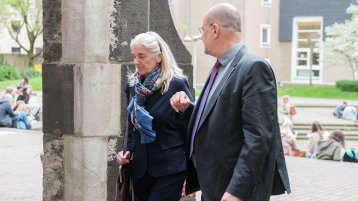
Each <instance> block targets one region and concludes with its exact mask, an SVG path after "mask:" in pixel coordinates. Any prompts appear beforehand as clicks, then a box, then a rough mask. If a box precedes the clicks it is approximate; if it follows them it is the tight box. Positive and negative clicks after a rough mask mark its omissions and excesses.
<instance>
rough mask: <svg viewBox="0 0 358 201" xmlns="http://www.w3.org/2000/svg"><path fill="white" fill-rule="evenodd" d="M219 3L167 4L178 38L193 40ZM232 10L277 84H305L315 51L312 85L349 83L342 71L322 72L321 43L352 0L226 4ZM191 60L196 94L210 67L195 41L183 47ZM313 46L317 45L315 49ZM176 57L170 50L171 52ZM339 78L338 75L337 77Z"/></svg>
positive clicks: (180, 0) (175, 0) (174, 0)
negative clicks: (204, 19)
mask: <svg viewBox="0 0 358 201" xmlns="http://www.w3.org/2000/svg"><path fill="white" fill-rule="evenodd" d="M220 2H221V1H218V0H186V1H185V0H169V5H170V8H171V12H172V17H173V20H174V23H175V25H176V28H177V30H178V33H179V35H180V36H181V38H182V39H183V40H184V38H185V37H186V39H187V40H184V41H190V40H188V39H189V38H188V36H189V37H193V36H195V35H198V34H199V33H198V27H200V26H201V24H202V19H203V16H204V15H205V14H206V12H207V11H208V9H209V8H210V7H212V6H213V5H215V4H217V3H220ZM226 2H227V3H231V4H233V5H235V6H236V7H237V8H238V10H239V12H240V14H241V20H242V39H243V42H244V43H245V45H246V46H247V47H248V49H249V50H251V51H252V52H255V53H257V54H259V55H260V56H262V57H263V58H265V59H266V60H267V61H269V62H270V63H271V65H272V68H273V69H274V71H275V74H276V79H277V81H278V82H279V83H282V84H307V83H309V61H310V58H309V57H310V48H309V44H308V39H310V40H311V41H312V44H313V45H314V50H313V59H312V71H313V77H312V82H313V83H314V84H320V85H333V84H334V83H335V81H336V80H341V79H346V80H352V79H353V72H352V70H351V69H350V68H349V67H348V65H347V66H336V67H325V65H324V63H323V55H324V52H323V48H321V47H322V42H323V41H324V39H325V32H324V29H325V27H327V26H329V25H332V24H334V23H341V22H344V20H346V19H350V17H351V16H350V15H348V14H347V13H346V9H347V8H348V6H349V5H350V4H351V3H354V2H355V0H300V1H297V0H228V1H226ZM184 43H186V47H187V48H188V50H189V51H190V52H191V53H192V55H193V66H194V68H195V69H194V70H195V71H196V72H195V73H194V74H195V76H196V79H195V80H196V87H197V88H200V87H202V86H203V85H204V82H205V80H206V78H207V76H208V74H209V71H210V69H211V67H212V65H213V63H215V58H212V57H211V56H209V55H205V54H204V47H203V44H202V42H201V41H200V40H198V41H196V42H193V41H192V42H184ZM316 44H317V45H316ZM173 51H175V50H173ZM337 72H339V73H337Z"/></svg>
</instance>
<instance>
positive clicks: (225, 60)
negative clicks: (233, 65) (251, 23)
mask: <svg viewBox="0 0 358 201" xmlns="http://www.w3.org/2000/svg"><path fill="white" fill-rule="evenodd" d="M243 46H244V44H243V43H242V42H240V43H237V44H236V45H234V46H233V47H231V48H230V49H229V50H228V51H226V52H225V53H224V54H223V55H221V56H220V57H219V58H218V60H219V62H220V64H221V66H223V67H226V66H227V65H228V64H229V62H230V61H231V60H232V59H233V58H234V57H235V55H236V54H237V53H238V52H239V50H240V49H241V47H243Z"/></svg>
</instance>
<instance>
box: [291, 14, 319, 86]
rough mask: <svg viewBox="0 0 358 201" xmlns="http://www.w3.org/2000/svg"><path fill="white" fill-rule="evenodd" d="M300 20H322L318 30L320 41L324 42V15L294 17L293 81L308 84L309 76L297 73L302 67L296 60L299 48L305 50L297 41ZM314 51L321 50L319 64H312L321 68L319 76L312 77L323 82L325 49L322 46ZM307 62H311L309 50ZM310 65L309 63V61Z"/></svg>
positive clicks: (316, 81)
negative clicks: (298, 45) (300, 75)
mask: <svg viewBox="0 0 358 201" xmlns="http://www.w3.org/2000/svg"><path fill="white" fill-rule="evenodd" d="M300 22H320V23H321V29H320V30H319V31H317V32H319V33H320V36H321V37H320V38H319V41H318V42H323V17H322V16H312V17H294V18H293V24H292V50H291V52H292V53H291V58H292V60H291V81H292V82H294V83H304V84H307V83H308V82H309V77H299V76H297V75H296V71H297V70H298V69H301V68H300V67H298V66H297V64H296V60H297V52H298V51H299V50H302V51H304V48H301V49H300V48H298V47H297V43H298V39H297V34H298V26H297V25H298V23H300ZM314 52H319V61H320V63H319V65H315V66H312V70H319V76H318V77H312V82H313V83H322V77H323V76H322V75H323V68H322V66H323V65H322V62H321V61H322V58H323V57H322V55H323V50H322V48H315V49H314ZM307 57H308V58H307V62H309V60H310V58H309V52H307ZM307 65H308V63H307Z"/></svg>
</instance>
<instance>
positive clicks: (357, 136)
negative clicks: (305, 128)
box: [296, 135, 358, 141]
mask: <svg viewBox="0 0 358 201" xmlns="http://www.w3.org/2000/svg"><path fill="white" fill-rule="evenodd" d="M296 140H308V137H307V135H306V136H303V135H298V136H296ZM344 140H345V141H358V135H356V136H345V138H344Z"/></svg>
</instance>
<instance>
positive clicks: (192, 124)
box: [188, 71, 211, 142]
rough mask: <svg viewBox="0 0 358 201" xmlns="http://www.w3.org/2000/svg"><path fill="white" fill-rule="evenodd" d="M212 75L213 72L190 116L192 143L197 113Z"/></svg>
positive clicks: (189, 136) (189, 127)
mask: <svg viewBox="0 0 358 201" xmlns="http://www.w3.org/2000/svg"><path fill="white" fill-rule="evenodd" d="M210 75H211V71H210V73H209V76H208V77H207V78H206V82H205V85H204V87H203V89H202V90H201V93H200V95H199V98H198V100H197V101H196V104H195V107H194V109H193V112H192V113H191V116H190V121H189V126H188V133H189V135H188V138H189V141H188V142H190V138H191V133H192V131H193V127H194V123H195V118H196V113H197V112H198V109H199V105H200V101H201V99H202V98H203V94H204V91H205V89H206V87H207V86H208V83H209V80H210Z"/></svg>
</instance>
